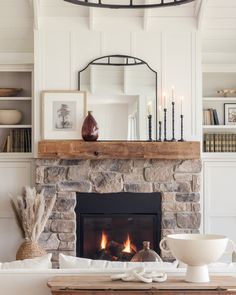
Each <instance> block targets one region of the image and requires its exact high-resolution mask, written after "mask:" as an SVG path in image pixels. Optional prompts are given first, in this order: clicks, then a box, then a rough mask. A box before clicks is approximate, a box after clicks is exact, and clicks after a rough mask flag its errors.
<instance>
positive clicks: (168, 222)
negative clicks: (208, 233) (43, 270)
mask: <svg viewBox="0 0 236 295" xmlns="http://www.w3.org/2000/svg"><path fill="white" fill-rule="evenodd" d="M201 168H202V164H201V161H198V160H190V161H159V160H76V159H69V160H43V159H37V160H36V183H37V190H38V191H41V190H42V189H43V190H44V192H45V195H46V196H47V197H48V198H50V197H52V196H53V195H55V194H56V195H57V200H56V203H55V206H54V209H53V212H52V214H51V216H50V219H49V220H48V222H47V224H46V227H45V230H44V233H43V234H42V235H41V237H40V241H39V242H40V244H41V245H42V246H43V247H44V248H45V249H46V250H47V251H48V252H51V253H53V262H54V264H55V265H57V263H58V255H59V253H64V254H66V255H75V243H76V216H75V212H74V209H75V206H76V192H98V193H112V192H114V193H115V192H122V191H125V192H148V193H149V192H150V193H151V192H161V193H162V236H166V235H168V234H171V233H197V232H199V228H200V222H201V214H200V211H201V208H200V203H199V202H200V193H199V192H200V189H201V174H200V173H201ZM163 258H164V259H166V260H172V259H173V257H171V256H168V255H167V256H166V255H165V254H164V253H163Z"/></svg>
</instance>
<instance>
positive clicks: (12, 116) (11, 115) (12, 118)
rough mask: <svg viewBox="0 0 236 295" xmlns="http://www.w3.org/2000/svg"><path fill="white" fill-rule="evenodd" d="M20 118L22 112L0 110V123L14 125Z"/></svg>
mask: <svg viewBox="0 0 236 295" xmlns="http://www.w3.org/2000/svg"><path fill="white" fill-rule="evenodd" d="M21 119H22V113H21V112H20V111H18V110H0V124H2V125H16V124H19V123H20V121H21Z"/></svg>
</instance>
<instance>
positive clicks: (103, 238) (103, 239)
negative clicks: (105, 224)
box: [101, 232, 107, 249]
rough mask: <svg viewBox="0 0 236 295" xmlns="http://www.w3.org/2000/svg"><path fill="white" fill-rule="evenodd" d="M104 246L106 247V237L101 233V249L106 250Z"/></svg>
mask: <svg viewBox="0 0 236 295" xmlns="http://www.w3.org/2000/svg"><path fill="white" fill-rule="evenodd" d="M106 246H107V236H106V234H105V233H104V232H102V238H101V249H106Z"/></svg>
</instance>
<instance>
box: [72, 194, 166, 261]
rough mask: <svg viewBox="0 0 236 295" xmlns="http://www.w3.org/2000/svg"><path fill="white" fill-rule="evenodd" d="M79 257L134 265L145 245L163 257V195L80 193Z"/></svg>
mask: <svg viewBox="0 0 236 295" xmlns="http://www.w3.org/2000/svg"><path fill="white" fill-rule="evenodd" d="M75 212H76V223H77V229H76V231H77V241H76V252H77V256H78V257H84V258H91V259H104V260H111V261H130V260H131V259H132V257H133V255H134V254H135V253H136V252H138V251H139V250H141V249H142V246H143V241H150V243H151V248H152V249H154V250H155V251H156V252H157V253H158V254H160V249H159V242H160V238H161V193H158V192H157V193H126V192H123V193H111V194H97V193H77V205H76V208H75Z"/></svg>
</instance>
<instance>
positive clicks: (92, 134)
mask: <svg viewBox="0 0 236 295" xmlns="http://www.w3.org/2000/svg"><path fill="white" fill-rule="evenodd" d="M98 133H99V129H98V124H97V122H96V120H95V119H94V117H93V115H92V112H91V111H88V115H87V117H86V118H85V120H84V123H83V126H82V137H83V140H85V141H96V140H97V139H98Z"/></svg>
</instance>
